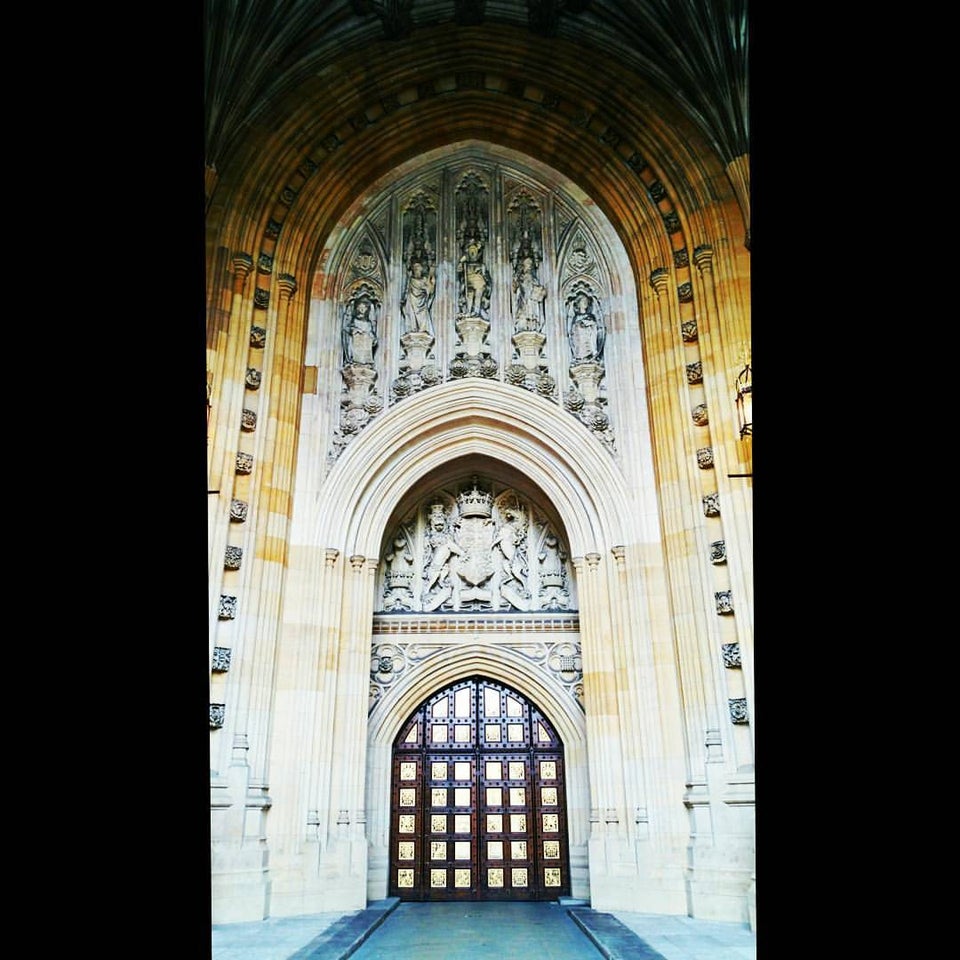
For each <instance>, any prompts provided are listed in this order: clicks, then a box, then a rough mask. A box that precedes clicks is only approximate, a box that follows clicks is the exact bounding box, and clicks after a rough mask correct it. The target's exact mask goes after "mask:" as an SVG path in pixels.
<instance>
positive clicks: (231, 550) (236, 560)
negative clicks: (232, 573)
mask: <svg viewBox="0 0 960 960" xmlns="http://www.w3.org/2000/svg"><path fill="white" fill-rule="evenodd" d="M242 562H243V548H242V547H233V546H228V547H227V549H226V550H225V551H224V555H223V568H224V569H225V570H239V569H240V564H241V563H242Z"/></svg>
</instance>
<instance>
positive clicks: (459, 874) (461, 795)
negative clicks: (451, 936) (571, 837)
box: [389, 677, 570, 900]
mask: <svg viewBox="0 0 960 960" xmlns="http://www.w3.org/2000/svg"><path fill="white" fill-rule="evenodd" d="M569 874H570V870H569V855H568V850H567V821H566V812H565V771H564V763H563V745H562V744H561V743H560V740H559V739H558V737H557V735H556V733H555V732H554V730H553V726H552V725H551V724H550V723H549V722H548V721H547V720H546V718H545V717H544V716H543V714H542V713H541V711H540V710H538V709H537V707H536V706H534V705H533V704H531V703H530V702H529V701H527V700H526V698H525V697H523V696H522V695H521V694H519V693H517V692H516V691H515V690H512V689H511V688H509V687H507V686H505V685H504V684H502V683H496V682H494V681H492V680H487V679H485V678H483V677H471V678H470V679H467V680H461V681H458V682H457V683H455V684H453V685H451V686H450V687H448V688H447V689H445V690H443V691H441V692H440V693H437V694H434V695H433V696H432V697H430V698H429V699H428V700H427V701H426V702H425V703H423V704H421V706H420V707H419V708H418V709H417V710H416V712H415V713H414V714H413V716H411V717H410V718H409V719H408V720H407V722H406V723H405V724H404V725H403V727H402V728H401V730H400V734H399V736H398V737H397V739H396V741H395V742H394V748H393V770H392V777H391V815H390V882H389V893H390V896H396V897H400V898H401V899H404V900H554V899H556V898H557V897H559V896H566V895H569V893H570V875H569Z"/></svg>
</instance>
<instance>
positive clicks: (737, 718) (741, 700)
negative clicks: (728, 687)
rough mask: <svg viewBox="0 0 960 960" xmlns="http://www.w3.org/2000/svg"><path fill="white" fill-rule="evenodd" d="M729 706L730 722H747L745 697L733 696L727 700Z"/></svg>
mask: <svg viewBox="0 0 960 960" xmlns="http://www.w3.org/2000/svg"><path fill="white" fill-rule="evenodd" d="M728 704H729V706H730V722H731V723H749V722H750V717H749V716H748V714H747V698H746V697H733V698H731V699H730V700H729V701H728Z"/></svg>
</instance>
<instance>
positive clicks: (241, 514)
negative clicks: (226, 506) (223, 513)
mask: <svg viewBox="0 0 960 960" xmlns="http://www.w3.org/2000/svg"><path fill="white" fill-rule="evenodd" d="M246 519H247V504H246V503H244V501H243V500H231V501H230V521H231V523H243V522H244V521H245V520H246Z"/></svg>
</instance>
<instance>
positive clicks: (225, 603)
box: [217, 593, 237, 620]
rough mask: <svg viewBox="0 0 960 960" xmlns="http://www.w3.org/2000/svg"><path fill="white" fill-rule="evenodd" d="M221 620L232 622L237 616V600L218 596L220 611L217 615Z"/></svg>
mask: <svg viewBox="0 0 960 960" xmlns="http://www.w3.org/2000/svg"><path fill="white" fill-rule="evenodd" d="M217 615H218V616H219V618H220V619H221V620H233V619H235V618H236V616H237V598H236V597H231V596H228V595H227V594H223V593H222V594H220V610H219V612H218V614H217Z"/></svg>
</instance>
